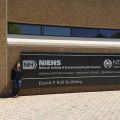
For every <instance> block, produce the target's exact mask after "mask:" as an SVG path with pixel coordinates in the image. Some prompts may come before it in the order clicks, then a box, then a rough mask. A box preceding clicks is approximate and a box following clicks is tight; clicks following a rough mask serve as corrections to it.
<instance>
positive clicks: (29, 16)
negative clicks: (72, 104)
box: [0, 0, 120, 96]
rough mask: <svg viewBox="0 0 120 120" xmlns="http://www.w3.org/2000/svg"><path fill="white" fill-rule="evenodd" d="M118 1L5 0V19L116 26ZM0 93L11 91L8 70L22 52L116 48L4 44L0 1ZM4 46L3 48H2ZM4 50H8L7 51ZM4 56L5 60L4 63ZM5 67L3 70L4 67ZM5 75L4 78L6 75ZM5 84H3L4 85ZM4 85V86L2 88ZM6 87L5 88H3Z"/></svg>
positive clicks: (23, 92)
mask: <svg viewBox="0 0 120 120" xmlns="http://www.w3.org/2000/svg"><path fill="white" fill-rule="evenodd" d="M119 6H120V1H119V0H52V1H51V0H7V22H19V23H32V24H45V25H61V26H76V27H92V28H114V29H120V16H119V13H120V7H119ZM0 17H1V18H2V19H0V31H1V32H0V41H1V43H2V44H1V45H2V46H1V47H0V96H3V95H5V93H7V95H10V94H11V89H12V87H11V81H10V71H11V69H12V67H13V65H14V64H15V62H16V61H17V60H18V59H19V56H20V52H21V51H22V52H23V51H24V52H25V51H30V52H32V51H37V52H41V51H42V52H46V51H47V52H79V53H81V52H85V53H88V52H89V53H119V52H120V49H119V48H109V47H108V48H105V49H103V48H87V47H86V48H80V47H77V48H70V47H67V48H63V49H61V48H59V47H55V46H53V47H50V46H42V47H41V46H39V47H35V46H29V47H28V46H9V45H8V46H7V37H6V34H7V32H6V25H7V23H6V1H5V0H0ZM6 46H7V49H6ZM7 50H8V52H7ZM6 56H7V58H6ZM6 59H7V62H6ZM6 66H7V69H6ZM6 77H7V78H6ZM6 85H7V87H6ZM6 88H7V89H6ZM113 89H120V85H108V86H89V87H88V86H82V87H64V88H63V89H61V88H59V87H57V88H49V89H48V88H44V89H38V88H37V89H26V90H21V91H20V94H21V95H27V94H44V93H59V92H79V91H99V90H113ZM6 90H7V91H6Z"/></svg>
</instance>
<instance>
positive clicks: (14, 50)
mask: <svg viewBox="0 0 120 120" xmlns="http://www.w3.org/2000/svg"><path fill="white" fill-rule="evenodd" d="M20 52H79V53H119V52H120V49H112V48H106V49H103V48H98V49H96V48H62V49H61V48H60V47H57V48H55V47H47V46H43V47H34V46H31V47H28V46H24V47H23V46H9V47H8V63H9V64H8V81H9V82H8V84H9V85H8V94H9V95H11V81H10V71H11V69H12V68H13V66H14V64H15V63H16V62H17V60H19V58H20ZM13 58H14V59H13ZM117 89H120V85H106V86H102V85H101V86H80V87H62V88H61V87H54V88H42V89H41V88H34V89H23V90H21V91H20V94H21V95H28V94H33V95H34V94H45V93H46V94H48V93H63V92H80V91H99V90H117Z"/></svg>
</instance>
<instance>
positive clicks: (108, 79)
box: [21, 52, 120, 88]
mask: <svg viewBox="0 0 120 120" xmlns="http://www.w3.org/2000/svg"><path fill="white" fill-rule="evenodd" d="M21 64H22V88H34V87H54V86H73V85H76V86H77V85H79V86H83V85H109V84H120V55H118V54H76V53H34V52H22V53H21Z"/></svg>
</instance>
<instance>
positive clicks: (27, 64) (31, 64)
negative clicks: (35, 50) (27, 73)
mask: <svg viewBox="0 0 120 120" xmlns="http://www.w3.org/2000/svg"><path fill="white" fill-rule="evenodd" d="M36 67H37V63H36V61H35V60H23V69H24V70H26V69H29V70H32V69H36Z"/></svg>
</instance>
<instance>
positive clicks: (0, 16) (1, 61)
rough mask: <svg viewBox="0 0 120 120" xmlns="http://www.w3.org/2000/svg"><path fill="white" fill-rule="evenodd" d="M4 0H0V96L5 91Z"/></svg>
mask: <svg viewBox="0 0 120 120" xmlns="http://www.w3.org/2000/svg"><path fill="white" fill-rule="evenodd" d="M6 42H7V40H6V0H0V97H3V96H5V91H6V85H5V84H6V78H7V77H6V54H7V51H6V45H7V44H6Z"/></svg>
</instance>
